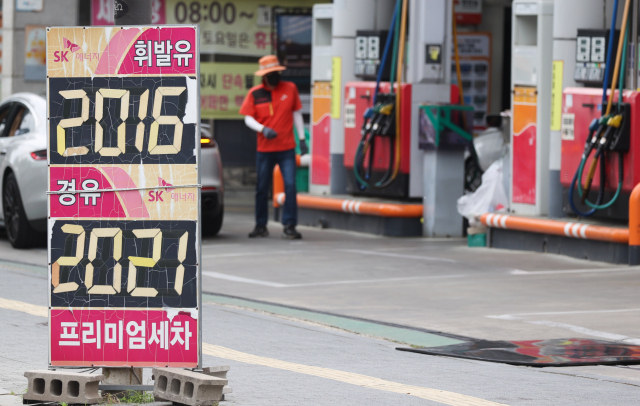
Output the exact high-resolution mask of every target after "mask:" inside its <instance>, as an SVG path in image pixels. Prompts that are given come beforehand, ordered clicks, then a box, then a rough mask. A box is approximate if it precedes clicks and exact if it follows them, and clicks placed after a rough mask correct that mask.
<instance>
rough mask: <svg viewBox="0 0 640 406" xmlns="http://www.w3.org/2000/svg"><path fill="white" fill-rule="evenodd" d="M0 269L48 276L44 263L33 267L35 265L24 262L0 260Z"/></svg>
mask: <svg viewBox="0 0 640 406" xmlns="http://www.w3.org/2000/svg"><path fill="white" fill-rule="evenodd" d="M45 261H46V259H45ZM0 267H1V268H7V269H13V270H18V271H30V272H35V273H39V274H44V275H47V274H48V270H47V264H46V263H44V264H42V265H35V264H28V263H26V262H18V261H6V260H0Z"/></svg>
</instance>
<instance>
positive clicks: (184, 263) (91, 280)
mask: <svg viewBox="0 0 640 406" xmlns="http://www.w3.org/2000/svg"><path fill="white" fill-rule="evenodd" d="M197 38H198V29H197V27H196V26H153V27H149V26H144V27H142V26H141V27H126V28H124V27H109V28H105V27H59V28H48V29H47V103H48V114H47V129H48V134H49V143H48V145H49V147H48V163H49V169H48V175H49V181H48V185H49V190H48V200H49V210H48V211H49V222H48V240H49V242H48V245H49V262H50V263H49V282H50V284H49V289H50V290H49V309H50V310H49V329H50V331H49V338H50V342H49V347H50V351H49V357H50V359H49V362H50V365H51V366H72V367H73V366H77V367H80V366H94V367H99V366H111V367H133V366H136V367H153V366H161V367H167V366H171V367H187V368H194V367H198V366H199V365H200V364H201V358H202V357H201V354H200V344H199V343H200V342H201V335H200V329H201V325H200V310H199V309H200V290H201V287H200V274H199V266H200V260H199V257H200V221H199V216H200V215H199V207H200V185H199V178H200V177H199V174H198V160H199V151H200V142H199V139H200V135H199V132H200V128H199V119H198V118H199V116H200V114H199V106H200V103H199V86H198V84H199V50H198V41H197Z"/></svg>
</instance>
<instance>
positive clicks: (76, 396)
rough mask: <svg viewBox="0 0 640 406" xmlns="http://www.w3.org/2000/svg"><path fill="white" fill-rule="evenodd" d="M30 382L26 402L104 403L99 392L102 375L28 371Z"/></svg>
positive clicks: (25, 395)
mask: <svg viewBox="0 0 640 406" xmlns="http://www.w3.org/2000/svg"><path fill="white" fill-rule="evenodd" d="M24 376H25V377H26V378H27V379H28V380H29V387H28V388H27V393H25V394H24V396H23V399H24V400H38V401H44V402H58V403H63V402H64V403H81V404H92V403H99V402H101V401H102V397H101V396H100V393H99V391H98V385H99V384H100V381H101V380H103V379H104V375H102V374H79V373H75V372H66V371H26V372H25V373H24Z"/></svg>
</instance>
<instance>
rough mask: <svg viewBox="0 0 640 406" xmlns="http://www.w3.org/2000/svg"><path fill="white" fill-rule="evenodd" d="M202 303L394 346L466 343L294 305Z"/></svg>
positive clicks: (212, 299)
mask: <svg viewBox="0 0 640 406" xmlns="http://www.w3.org/2000/svg"><path fill="white" fill-rule="evenodd" d="M202 300H203V302H204V303H207V302H209V304H216V305H223V306H232V307H236V308H241V309H245V310H250V311H257V312H264V313H270V314H272V315H274V316H276V317H285V318H288V319H294V320H296V321H300V322H312V323H315V324H321V325H324V326H329V327H334V328H338V329H340V330H344V331H348V332H351V333H356V334H361V335H365V336H369V337H375V338H380V339H383V340H389V341H394V342H397V343H405V344H408V345H416V346H419V347H442V346H445V345H455V344H462V343H464V342H465V341H466V337H451V336H447V335H441V334H436V333H438V332H429V331H426V330H422V329H416V328H410V327H407V326H401V325H393V324H388V323H383V322H376V321H373V320H367V319H361V318H357V317H349V316H344V315H339V314H332V313H328V312H321V311H314V310H311V309H304V308H297V307H295V306H285V305H279V304H277V303H268V302H261V301H254V300H247V299H243V298H238V297H230V296H224V295H217V294H213V293H203V294H202Z"/></svg>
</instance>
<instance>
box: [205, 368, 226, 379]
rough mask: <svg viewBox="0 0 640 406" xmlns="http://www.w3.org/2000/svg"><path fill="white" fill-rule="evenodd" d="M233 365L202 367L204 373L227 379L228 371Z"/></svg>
mask: <svg viewBox="0 0 640 406" xmlns="http://www.w3.org/2000/svg"><path fill="white" fill-rule="evenodd" d="M230 369H231V367H230V366H229V365H223V366H220V367H206V368H202V373H203V374H207V375H209V376H215V377H216V378H222V379H227V372H229V370H230Z"/></svg>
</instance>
